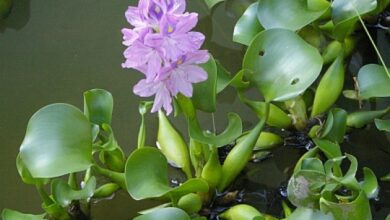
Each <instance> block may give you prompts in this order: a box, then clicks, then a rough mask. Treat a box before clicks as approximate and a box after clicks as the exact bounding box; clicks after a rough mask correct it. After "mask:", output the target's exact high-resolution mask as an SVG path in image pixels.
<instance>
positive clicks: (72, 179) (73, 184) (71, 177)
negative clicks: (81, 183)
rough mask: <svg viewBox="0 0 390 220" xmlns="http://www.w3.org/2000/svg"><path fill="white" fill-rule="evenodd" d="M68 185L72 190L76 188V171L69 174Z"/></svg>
mask: <svg viewBox="0 0 390 220" xmlns="http://www.w3.org/2000/svg"><path fill="white" fill-rule="evenodd" d="M68 185H69V186H70V187H71V188H72V189H74V190H76V189H78V185H77V176H76V173H71V174H69V178H68Z"/></svg>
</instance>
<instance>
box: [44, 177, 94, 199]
mask: <svg viewBox="0 0 390 220" xmlns="http://www.w3.org/2000/svg"><path fill="white" fill-rule="evenodd" d="M95 189H96V179H95V177H93V176H92V177H91V178H89V180H88V181H87V182H86V183H85V186H84V187H83V188H82V189H81V190H74V189H72V188H71V187H70V186H69V185H68V184H67V183H66V182H65V181H63V180H61V179H55V180H53V182H52V184H51V191H52V193H53V198H54V200H55V201H56V202H57V203H58V204H59V205H61V206H62V207H67V206H69V205H70V203H71V202H72V201H73V200H82V199H88V198H90V197H92V196H93V193H94V192H95Z"/></svg>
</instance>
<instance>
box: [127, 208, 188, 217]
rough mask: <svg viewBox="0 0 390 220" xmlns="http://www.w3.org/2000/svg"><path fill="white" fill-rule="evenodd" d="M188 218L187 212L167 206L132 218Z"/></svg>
mask: <svg viewBox="0 0 390 220" xmlns="http://www.w3.org/2000/svg"><path fill="white" fill-rule="evenodd" d="M156 219H159V220H190V219H191V218H190V216H188V214H187V213H186V212H185V211H183V210H181V209H178V208H174V207H168V208H161V209H157V210H155V211H153V212H150V213H147V214H145V215H141V216H138V217H135V218H134V220H156Z"/></svg>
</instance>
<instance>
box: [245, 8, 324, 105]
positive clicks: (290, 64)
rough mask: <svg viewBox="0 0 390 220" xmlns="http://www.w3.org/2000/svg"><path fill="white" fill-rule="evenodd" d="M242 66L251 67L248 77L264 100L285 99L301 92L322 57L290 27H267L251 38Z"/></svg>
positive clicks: (316, 72) (308, 82) (309, 80)
mask: <svg viewBox="0 0 390 220" xmlns="http://www.w3.org/2000/svg"><path fill="white" fill-rule="evenodd" d="M259 8H260V7H259ZM278 14H280V12H278ZM291 20H293V19H291ZM243 68H244V69H248V70H249V71H250V74H249V78H250V80H251V81H252V82H253V83H254V84H255V85H256V86H257V88H258V89H259V91H260V92H261V93H262V94H263V95H264V97H265V100H266V101H268V102H269V101H285V100H288V99H291V98H294V97H296V96H298V95H300V94H302V93H303V92H304V91H305V90H306V89H307V88H308V87H309V86H310V85H311V84H312V83H313V82H314V81H315V80H316V78H317V77H318V75H319V73H320V71H321V68H322V57H321V55H320V54H319V52H318V50H317V49H316V48H314V47H312V46H310V45H309V44H307V43H306V42H305V41H304V40H302V39H301V38H300V37H299V36H298V35H297V34H296V33H294V32H293V31H290V30H285V29H270V30H266V31H263V32H261V33H259V34H258V35H257V36H256V37H255V38H254V39H253V41H252V43H251V45H250V46H249V47H248V50H247V52H246V54H245V57H244V61H243Z"/></svg>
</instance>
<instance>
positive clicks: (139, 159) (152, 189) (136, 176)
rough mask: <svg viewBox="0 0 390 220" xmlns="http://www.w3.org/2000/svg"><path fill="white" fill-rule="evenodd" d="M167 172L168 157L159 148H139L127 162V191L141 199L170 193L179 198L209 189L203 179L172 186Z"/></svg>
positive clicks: (135, 197)
mask: <svg viewBox="0 0 390 220" xmlns="http://www.w3.org/2000/svg"><path fill="white" fill-rule="evenodd" d="M167 172H168V164H167V159H166V158H165V156H164V155H163V154H162V153H161V152H160V151H159V150H158V149H156V148H150V147H144V148H140V149H137V150H135V151H134V152H133V153H132V154H131V155H130V157H129V158H128V160H127V163H126V169H125V177H126V186H127V191H128V192H129V194H130V195H131V196H132V197H133V198H134V199H135V200H141V199H146V198H157V197H162V196H165V195H168V194H169V195H171V196H174V197H175V198H177V199H178V198H180V197H181V196H182V195H185V194H188V193H191V192H204V191H207V190H208V185H207V183H206V182H205V181H204V180H201V179H190V180H188V181H186V182H185V183H183V184H181V185H180V186H179V187H177V188H171V187H170V186H169V182H168V173H167Z"/></svg>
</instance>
